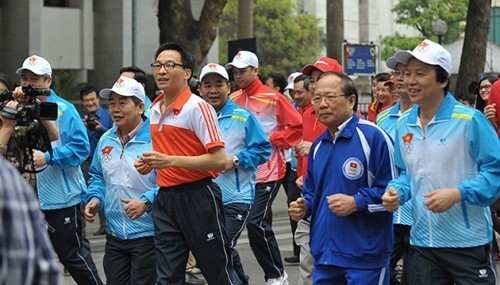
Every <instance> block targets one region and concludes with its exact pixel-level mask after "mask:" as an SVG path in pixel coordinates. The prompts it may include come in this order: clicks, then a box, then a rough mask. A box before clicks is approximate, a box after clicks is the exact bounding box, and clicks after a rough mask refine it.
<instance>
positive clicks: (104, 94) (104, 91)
mask: <svg viewBox="0 0 500 285" xmlns="http://www.w3.org/2000/svg"><path fill="white" fill-rule="evenodd" d="M112 92H113V90H111V89H110V88H106V89H102V90H101V91H99V96H100V97H101V98H104V99H109V97H111V93H112Z"/></svg>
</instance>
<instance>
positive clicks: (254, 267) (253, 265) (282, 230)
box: [61, 189, 299, 285]
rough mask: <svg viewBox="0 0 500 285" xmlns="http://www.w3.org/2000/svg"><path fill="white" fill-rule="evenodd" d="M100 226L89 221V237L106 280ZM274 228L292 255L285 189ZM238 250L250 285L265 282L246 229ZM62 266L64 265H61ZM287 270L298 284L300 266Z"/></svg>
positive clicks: (68, 283) (67, 282)
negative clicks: (97, 232)
mask: <svg viewBox="0 0 500 285" xmlns="http://www.w3.org/2000/svg"><path fill="white" fill-rule="evenodd" d="M98 228H99V223H98V222H95V223H94V224H90V223H87V229H86V231H87V238H88V239H89V241H90V246H91V248H92V256H93V259H94V262H95V264H96V266H97V268H98V270H99V275H100V277H101V279H102V280H103V281H104V282H106V276H105V275H104V270H103V267H102V259H103V256H104V245H105V242H106V239H105V237H104V235H101V236H93V235H92V233H94V232H96V231H97V230H98ZM273 228H274V233H275V236H276V240H277V241H278V244H279V246H280V250H281V255H282V258H283V257H285V256H291V255H292V234H291V229H290V223H289V220H288V214H287V205H286V195H285V191H284V190H283V189H281V190H280V192H279V194H278V196H277V197H276V200H275V201H274V204H273ZM237 249H238V252H239V253H240V257H241V262H242V264H243V267H244V269H245V274H247V275H248V276H249V277H250V279H249V284H250V285H261V284H264V283H265V280H264V273H263V271H262V269H261V268H260V266H259V264H258V263H257V260H256V259H255V256H254V255H253V252H252V250H251V249H250V245H249V242H248V238H247V233H246V231H244V232H243V234H242V236H241V237H240V239H239V240H238V245H237ZM61 268H62V266H61ZM285 271H286V272H287V274H288V280H289V282H290V285H293V284H297V281H298V277H299V267H298V265H288V264H286V263H285ZM196 276H197V277H199V278H203V275H202V274H196ZM63 280H64V282H63V284H64V285H75V284H76V282H75V281H73V279H72V278H71V276H63Z"/></svg>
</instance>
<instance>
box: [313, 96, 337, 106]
mask: <svg viewBox="0 0 500 285" xmlns="http://www.w3.org/2000/svg"><path fill="white" fill-rule="evenodd" d="M339 97H345V95H344V94H340V95H328V96H314V97H313V98H312V99H311V102H312V103H313V104H314V105H319V104H321V101H323V100H325V102H326V103H332V102H334V101H335V100H337V98H339Z"/></svg>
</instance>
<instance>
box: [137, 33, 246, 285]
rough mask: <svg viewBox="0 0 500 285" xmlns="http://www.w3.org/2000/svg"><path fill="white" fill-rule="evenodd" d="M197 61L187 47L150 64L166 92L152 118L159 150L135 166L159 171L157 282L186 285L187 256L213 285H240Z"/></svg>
mask: <svg viewBox="0 0 500 285" xmlns="http://www.w3.org/2000/svg"><path fill="white" fill-rule="evenodd" d="M194 61H195V59H194V55H193V53H192V52H191V51H190V50H189V49H188V48H187V47H185V46H183V45H181V44H178V43H174V42H169V43H165V44H163V45H161V46H160V47H159V48H158V50H157V51H156V54H155V62H154V63H153V64H151V66H152V68H153V76H154V79H155V81H156V85H157V86H158V88H159V89H160V90H161V94H160V95H159V96H158V97H157V98H156V99H155V100H154V101H153V104H152V106H151V112H150V123H151V139H152V144H153V151H150V152H144V153H143V154H142V157H141V158H140V159H139V160H138V161H136V163H135V166H136V168H137V170H138V171H139V172H140V173H141V174H145V173H149V172H150V171H151V170H152V169H153V168H154V169H156V170H157V178H156V183H157V184H158V185H159V186H160V190H159V191H158V195H157V197H156V198H155V201H154V203H153V220H154V224H155V232H154V239H155V247H156V259H157V262H156V269H157V275H158V281H157V284H162V285H163V284H168V285H182V284H184V281H185V280H184V278H185V268H186V262H187V259H188V252H189V251H191V252H192V253H193V255H194V257H195V258H196V261H197V266H198V267H199V268H200V269H201V271H202V273H203V275H204V277H205V279H206V280H207V282H208V283H209V284H217V285H219V284H220V285H226V284H227V285H229V284H241V282H240V281H239V279H238V276H237V275H236V272H235V271H234V268H233V263H232V258H231V247H230V244H229V241H228V239H227V235H226V231H225V228H224V226H223V225H224V216H223V212H222V211H223V210H222V209H223V204H222V198H221V190H220V188H219V186H217V184H215V183H214V182H213V181H212V179H213V178H215V177H216V176H217V172H219V171H222V170H224V169H225V167H226V153H225V149H224V143H223V141H222V138H221V135H220V132H219V127H218V124H217V116H216V113H215V110H214V109H213V107H212V106H211V105H210V104H209V103H208V102H206V101H205V100H203V99H202V98H200V97H199V96H196V95H194V94H192V93H191V90H190V88H189V85H188V81H189V79H190V78H191V76H192V74H193V70H194Z"/></svg>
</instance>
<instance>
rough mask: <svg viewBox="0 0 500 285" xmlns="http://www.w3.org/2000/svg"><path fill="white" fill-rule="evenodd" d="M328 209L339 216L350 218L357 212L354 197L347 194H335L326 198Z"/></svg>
mask: <svg viewBox="0 0 500 285" xmlns="http://www.w3.org/2000/svg"><path fill="white" fill-rule="evenodd" d="M326 201H327V203H328V208H330V210H332V212H334V213H335V214H336V215H337V216H341V217H344V216H349V215H350V214H352V213H354V212H355V211H356V210H357V205H356V200H354V197H352V196H349V195H345V194H334V195H330V196H327V197H326Z"/></svg>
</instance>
